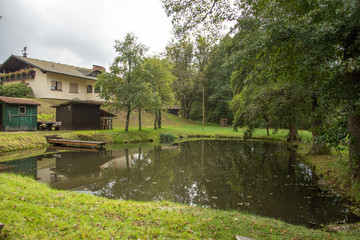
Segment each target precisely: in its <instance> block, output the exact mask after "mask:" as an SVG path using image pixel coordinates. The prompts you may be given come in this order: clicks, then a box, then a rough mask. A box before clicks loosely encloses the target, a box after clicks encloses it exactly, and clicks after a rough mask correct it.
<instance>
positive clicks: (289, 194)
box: [4, 140, 360, 227]
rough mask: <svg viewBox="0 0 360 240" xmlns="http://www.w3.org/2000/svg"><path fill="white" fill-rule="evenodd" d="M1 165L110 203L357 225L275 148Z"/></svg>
mask: <svg viewBox="0 0 360 240" xmlns="http://www.w3.org/2000/svg"><path fill="white" fill-rule="evenodd" d="M4 164H5V165H7V166H11V170H10V171H13V172H23V173H24V174H27V175H31V176H33V177H34V178H35V179H38V180H39V181H42V182H46V183H48V184H50V185H51V186H52V187H54V188H58V189H71V190H75V191H85V192H91V193H93V194H95V195H99V196H103V197H107V198H112V199H124V200H136V201H161V200H167V201H173V202H178V203H184V204H188V205H197V206H203V207H209V208H216V209H225V210H239V211H245V212H250V213H254V214H258V215H261V216H267V217H273V218H278V219H282V220H284V221H287V222H290V223H294V224H302V225H306V226H312V227H319V226H320V225H321V224H324V225H325V224H328V223H334V222H338V221H340V222H354V221H359V220H360V219H358V218H356V217H355V216H354V215H352V214H350V213H349V212H348V208H347V207H345V204H344V203H345V202H344V200H343V199H341V198H339V197H337V196H334V195H330V194H328V193H326V192H323V191H321V190H320V189H319V188H318V187H317V185H316V181H317V179H316V175H314V174H313V173H312V171H311V169H310V168H309V167H307V166H306V165H305V164H303V163H301V162H300V161H298V160H297V159H296V151H294V150H293V149H291V148H287V147H286V146H285V145H283V144H280V143H269V142H258V141H247V142H243V141H230V140H227V141H226V140H223V141H221V140H217V141H207V140H200V141H189V142H183V143H179V144H177V145H174V146H154V147H151V148H147V149H146V148H136V149H125V150H121V149H113V150H107V151H101V152H80V151H76V152H57V153H49V154H46V155H43V156H39V157H29V158H24V159H20V160H14V161H10V162H5V163H4Z"/></svg>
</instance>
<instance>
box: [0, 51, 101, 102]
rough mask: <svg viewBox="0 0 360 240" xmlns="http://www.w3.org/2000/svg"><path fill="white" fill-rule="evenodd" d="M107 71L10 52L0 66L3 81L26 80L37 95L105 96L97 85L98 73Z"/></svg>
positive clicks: (95, 67) (15, 81)
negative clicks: (100, 92)
mask: <svg viewBox="0 0 360 240" xmlns="http://www.w3.org/2000/svg"><path fill="white" fill-rule="evenodd" d="M102 71H105V69H104V68H103V67H100V66H96V65H93V68H92V69H87V68H81V67H75V66H70V65H66V64H60V63H54V62H48V61H44V60H38V59H33V58H28V57H20V56H14V55H12V56H10V57H9V58H8V59H7V60H6V61H5V62H4V63H3V64H2V65H1V66H0V81H1V83H2V84H11V83H19V82H22V83H25V84H27V85H28V86H29V87H31V88H32V89H33V91H34V94H35V97H36V98H50V99H64V100H71V99H79V100H92V101H93V100H101V99H100V97H99V89H96V88H95V82H96V79H97V74H99V73H100V72H102Z"/></svg>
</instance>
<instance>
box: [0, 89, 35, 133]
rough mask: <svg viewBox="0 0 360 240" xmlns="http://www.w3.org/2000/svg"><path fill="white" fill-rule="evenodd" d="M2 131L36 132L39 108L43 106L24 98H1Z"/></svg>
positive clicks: (0, 126)
mask: <svg viewBox="0 0 360 240" xmlns="http://www.w3.org/2000/svg"><path fill="white" fill-rule="evenodd" d="M0 104H1V107H0V129H1V131H34V130H36V127H37V123H36V122H37V107H38V106H40V105H41V104H40V103H38V102H36V101H33V100H30V99H23V98H12V97H2V96H0Z"/></svg>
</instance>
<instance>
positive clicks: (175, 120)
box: [35, 99, 197, 128]
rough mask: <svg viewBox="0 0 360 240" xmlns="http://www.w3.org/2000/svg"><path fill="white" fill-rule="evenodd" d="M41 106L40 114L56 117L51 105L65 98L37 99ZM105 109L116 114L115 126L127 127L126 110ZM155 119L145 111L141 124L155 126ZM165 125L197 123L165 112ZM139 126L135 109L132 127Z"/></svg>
mask: <svg viewBox="0 0 360 240" xmlns="http://www.w3.org/2000/svg"><path fill="white" fill-rule="evenodd" d="M35 100H36V101H38V102H39V103H41V106H40V107H39V108H38V115H43V116H44V115H46V116H47V117H51V116H50V115H52V117H53V119H52V120H55V119H56V109H55V108H53V107H51V106H53V105H57V104H60V103H63V102H66V101H64V100H54V99H35ZM104 109H105V110H106V111H108V112H111V113H113V114H115V115H116V116H117V117H116V118H115V119H114V122H113V128H125V119H126V112H125V111H119V112H115V111H113V110H111V108H110V107H104ZM154 120H155V114H153V113H147V112H145V111H142V112H141V124H142V127H153V126H154ZM161 122H162V125H163V126H183V125H184V124H197V123H195V122H193V121H191V120H186V119H183V118H181V117H178V116H175V115H172V114H169V113H166V112H163V113H162V119H161ZM138 126H139V114H138V111H133V112H132V113H131V116H130V127H138Z"/></svg>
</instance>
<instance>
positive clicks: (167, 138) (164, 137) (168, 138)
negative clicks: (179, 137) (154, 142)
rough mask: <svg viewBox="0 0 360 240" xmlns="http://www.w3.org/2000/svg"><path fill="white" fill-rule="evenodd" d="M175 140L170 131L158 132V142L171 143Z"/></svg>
mask: <svg viewBox="0 0 360 240" xmlns="http://www.w3.org/2000/svg"><path fill="white" fill-rule="evenodd" d="M174 140H175V137H174V136H173V135H172V134H170V133H162V134H160V142H161V143H162V144H171V143H173V142H174Z"/></svg>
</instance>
